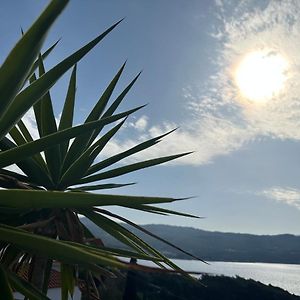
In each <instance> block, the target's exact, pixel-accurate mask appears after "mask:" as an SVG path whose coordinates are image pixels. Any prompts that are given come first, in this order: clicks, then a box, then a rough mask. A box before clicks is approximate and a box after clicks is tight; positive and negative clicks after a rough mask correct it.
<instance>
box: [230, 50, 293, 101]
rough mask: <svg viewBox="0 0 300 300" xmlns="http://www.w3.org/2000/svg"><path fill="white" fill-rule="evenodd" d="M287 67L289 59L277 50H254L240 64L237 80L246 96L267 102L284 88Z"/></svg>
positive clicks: (249, 98) (236, 75) (236, 73)
mask: <svg viewBox="0 0 300 300" xmlns="http://www.w3.org/2000/svg"><path fill="white" fill-rule="evenodd" d="M287 67H288V63H287V60H286V59H285V58H284V57H283V56H282V55H280V54H278V53H276V52H272V51H267V52H266V51H256V52H252V53H249V54H247V55H246V56H245V57H244V59H243V60H242V61H241V62H240V64H239V65H238V67H237V69H236V72H235V81H236V84H237V86H238V88H239V90H240V93H241V95H242V96H243V97H244V98H246V99H248V100H250V101H252V102H255V103H266V102H267V101H268V100H270V99H272V97H274V96H276V94H278V92H279V91H281V90H282V88H283V86H284V82H285V80H286V74H285V73H286V70H287Z"/></svg>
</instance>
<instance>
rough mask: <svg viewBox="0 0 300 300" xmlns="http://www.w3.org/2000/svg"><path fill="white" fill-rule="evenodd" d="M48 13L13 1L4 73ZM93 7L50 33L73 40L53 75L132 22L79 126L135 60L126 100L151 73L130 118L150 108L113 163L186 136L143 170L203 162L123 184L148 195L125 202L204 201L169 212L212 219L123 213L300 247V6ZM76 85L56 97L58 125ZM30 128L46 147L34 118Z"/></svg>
mask: <svg viewBox="0 0 300 300" xmlns="http://www.w3.org/2000/svg"><path fill="white" fill-rule="evenodd" d="M47 3H48V1H34V0H30V1H18V0H10V1H2V3H1V7H2V9H1V10H0V44H1V51H0V61H1V63H2V61H3V60H4V58H5V57H6V56H7V54H8V53H9V49H11V48H12V47H13V45H14V44H15V43H16V41H17V40H18V39H19V38H20V36H21V28H23V29H24V30H25V29H28V26H30V24H31V23H32V22H33V21H34V20H35V18H36V17H37V16H38V15H39V13H40V12H41V10H42V9H43V8H44V6H45V5H46V4H47ZM82 3H83V2H82V1H81V0H73V1H71V3H70V4H69V7H68V9H67V10H66V11H65V12H64V16H63V18H59V19H58V21H57V22H56V24H55V26H54V28H53V29H52V30H51V31H50V34H49V36H48V38H47V43H46V45H45V48H47V47H49V46H50V45H51V44H52V43H53V42H55V41H56V40H58V39H61V40H60V42H59V45H58V46H57V48H56V49H55V51H54V52H53V53H52V54H51V56H50V57H49V59H47V60H46V67H47V68H50V67H51V66H52V65H53V64H54V63H56V62H57V61H60V60H61V59H62V58H64V57H65V56H67V55H68V54H70V53H71V52H73V51H74V50H75V49H77V48H78V47H80V46H82V45H83V44H84V43H86V42H87V41H89V40H90V39H92V38H94V37H95V36H96V35H97V34H99V33H100V32H102V31H104V29H106V28H108V27H109V26H111V25H112V24H113V23H115V22H116V21H118V20H120V19H122V18H125V19H124V20H123V21H122V22H121V24H119V25H118V26H117V28H115V29H114V30H113V32H112V33H110V34H109V35H108V36H107V37H106V38H105V40H104V42H103V43H102V44H101V45H100V46H99V47H96V48H95V49H94V50H93V51H92V52H91V53H90V54H89V55H88V57H86V58H84V59H83V61H82V62H80V63H79V64H78V80H77V96H76V118H75V119H76V122H77V123H79V122H82V120H83V119H84V118H85V117H86V115H87V114H88V112H89V110H90V109H91V107H92V105H93V104H94V103H95V102H96V101H97V100H98V98H99V94H101V92H102V90H103V89H104V88H105V87H106V86H107V84H108V83H109V82H110V80H111V78H112V77H113V76H114V74H115V73H116V72H117V70H118V69H119V67H120V66H121V65H122V64H123V63H124V61H125V60H127V64H126V69H125V71H124V75H123V78H122V80H121V84H120V85H119V89H118V90H117V91H116V92H120V90H121V89H122V88H123V87H125V85H127V84H128V82H130V81H131V80H132V78H133V77H134V76H135V75H136V74H137V73H138V72H140V71H141V70H142V71H143V72H142V75H141V77H140V78H139V80H138V82H137V83H136V85H135V87H134V88H133V90H132V91H131V92H130V94H129V95H128V96H127V100H126V101H125V102H124V104H123V106H122V109H129V108H132V107H135V106H138V105H142V104H146V103H148V105H147V106H146V107H145V108H143V109H142V110H141V111H139V112H138V113H137V114H136V115H135V116H130V117H129V118H128V120H127V122H126V124H127V125H126V126H125V127H124V128H123V129H122V130H121V131H120V132H119V133H118V134H117V136H116V138H115V139H114V142H111V143H110V144H109V147H107V149H106V154H107V155H108V154H109V155H111V154H112V153H116V152H118V151H120V150H125V149H127V148H129V147H131V146H133V145H134V144H136V143H137V142H141V141H143V140H146V139H148V138H150V137H154V136H156V135H158V134H162V133H164V132H167V131H169V130H171V129H174V128H177V127H178V129H177V130H176V131H175V132H174V133H173V134H171V135H170V136H168V137H167V138H165V139H164V140H163V141H162V142H161V143H160V144H159V145H157V146H155V147H154V148H151V149H150V150H147V151H145V152H141V154H139V156H135V157H133V158H132V160H135V161H138V160H141V159H145V158H148V157H156V156H159V155H170V154H175V153H181V152H187V151H194V153H193V154H191V155H189V156H186V157H184V158H181V159H178V160H176V161H174V162H172V163H169V164H165V165H162V166H158V167H154V168H151V169H148V170H142V171H138V172H135V173H133V174H130V175H126V176H123V177H120V178H118V182H120V183H128V182H136V183H137V184H136V185H132V186H130V187H123V188H122V189H120V190H117V191H116V190H114V193H118V194H132V195H147V196H158V195H159V196H172V197H190V196H194V198H192V199H189V200H186V201H182V202H178V203H175V204H171V205H168V206H167V207H168V208H171V209H175V210H180V211H184V212H188V213H193V214H196V215H199V216H203V217H205V218H204V219H199V220H195V219H190V218H182V217H173V216H172V217H171V216H170V217H162V216H159V215H151V214H146V213H142V212H140V211H136V212H135V211H134V210H132V211H127V210H125V209H122V210H121V209H120V208H118V209H115V211H118V212H120V213H122V214H123V215H125V216H130V218H131V219H132V220H134V221H136V222H137V223H140V224H149V223H164V224H173V225H180V226H192V227H196V228H201V229H207V230H217V231H230V232H247V233H256V234H277V233H293V234H297V235H299V234H300V182H299V178H300V155H299V153H300V85H299V78H300V54H299V53H300V52H299V49H300V39H299V35H300V1H297V0H295V1H292V0H290V1H289V0H285V1H279V0H278V1H275V0H274V1H263V0H258V1H250V0H249V1H229V0H227V1H225V0H224V1H222V0H216V1H211V0H201V1H198V0H189V1H183V0H173V1H161V0H153V1H140V0H128V1H121V0H119V1H117V0H115V1H97V0H94V1H92V0H90V1H88V3H89V4H88V5H83V4H82ZM16 7H18V9H17V10H16ZM12 16H14V17H12ZM7 28H10V30H9V31H8V30H7ZM68 77H69V73H68V76H67V77H64V79H63V80H61V81H60V82H59V83H58V84H57V85H55V87H54V89H53V90H52V91H51V94H52V97H53V99H54V103H55V115H56V116H57V118H58V117H59V116H60V114H61V111H62V105H63V100H64V97H65V94H66V86H67V80H68ZM25 118H26V123H27V125H28V126H30V125H31V126H30V127H31V131H32V133H33V135H34V133H35V132H36V130H37V129H36V128H35V125H34V123H33V122H32V115H31V114H30V113H29V114H27V115H26V117H25ZM102 155H105V153H103V154H102ZM115 181H117V180H115Z"/></svg>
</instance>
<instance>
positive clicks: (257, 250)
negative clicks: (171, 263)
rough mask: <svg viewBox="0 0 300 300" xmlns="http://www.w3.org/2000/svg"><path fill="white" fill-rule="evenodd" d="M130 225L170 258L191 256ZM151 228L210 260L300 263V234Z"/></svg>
mask: <svg viewBox="0 0 300 300" xmlns="http://www.w3.org/2000/svg"><path fill="white" fill-rule="evenodd" d="M83 222H84V223H85V224H86V225H87V226H88V227H89V228H90V230H91V231H92V232H93V233H94V234H95V235H96V236H98V237H100V238H101V239H102V240H103V242H104V243H105V244H106V245H107V246H111V247H120V243H119V242H118V241H116V240H115V239H113V238H111V237H110V236H109V235H108V234H106V233H104V232H102V231H100V230H99V229H98V228H97V227H96V226H94V225H93V224H92V223H88V222H87V220H86V219H83ZM123 225H124V226H125V227H126V228H128V229H130V230H131V231H133V232H134V233H136V234H138V235H139V236H141V237H142V238H143V239H145V240H146V241H147V242H148V243H150V244H151V245H152V246H154V247H155V248H156V249H158V250H159V251H162V252H163V253H164V254H165V255H166V256H168V257H169V258H184V259H188V258H189V257H187V256H185V255H184V254H182V253H180V252H178V251H177V250H175V249H173V248H171V247H170V246H168V245H165V244H164V243H162V242H160V241H157V240H155V239H153V238H151V237H148V236H146V235H145V234H143V233H140V232H138V231H137V230H136V229H133V228H132V227H130V226H127V225H125V224H123ZM143 227H144V228H145V229H147V230H148V231H150V232H152V233H154V234H156V235H159V236H160V237H162V238H163V239H166V240H168V241H170V242H171V243H173V244H176V245H177V246H179V247H181V248H183V249H185V250H187V251H189V252H190V253H192V254H194V255H196V256H198V257H201V258H202V259H205V260H208V261H210V260H211V261H239V262H269V263H293V264H300V236H295V235H290V234H281V235H253V234H239V233H224V232H211V231H204V230H200V229H195V228H190V227H177V226H169V225H144V226H143Z"/></svg>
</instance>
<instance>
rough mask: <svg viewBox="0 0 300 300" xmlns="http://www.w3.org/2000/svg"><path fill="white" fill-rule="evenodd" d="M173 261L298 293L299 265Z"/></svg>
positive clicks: (198, 269) (188, 268)
mask: <svg viewBox="0 0 300 300" xmlns="http://www.w3.org/2000/svg"><path fill="white" fill-rule="evenodd" d="M173 261H174V262H175V263H176V264H177V265H178V266H180V267H181V268H183V269H184V270H186V271H195V272H205V273H213V274H223V275H227V276H235V275H238V276H240V277H243V278H247V279H248V278H251V279H254V280H257V281H260V282H262V283H264V284H271V285H273V286H278V287H280V288H283V289H284V290H287V291H289V292H290V293H292V294H295V295H300V265H288V264H267V263H236V262H210V265H205V264H203V263H201V262H199V261H195V260H182V259H174V260H173Z"/></svg>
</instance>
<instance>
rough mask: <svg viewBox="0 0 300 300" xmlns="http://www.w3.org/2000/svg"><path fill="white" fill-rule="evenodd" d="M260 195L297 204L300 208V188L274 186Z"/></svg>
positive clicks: (293, 204) (289, 203) (292, 204)
mask: <svg viewBox="0 0 300 300" xmlns="http://www.w3.org/2000/svg"><path fill="white" fill-rule="evenodd" d="M259 195H262V196H265V197H267V198H270V199H273V200H276V201H279V202H284V203H286V204H288V205H291V206H295V207H297V208H298V209H300V190H298V189H294V188H290V187H286V188H282V187H273V188H271V189H268V190H264V191H262V192H261V193H259Z"/></svg>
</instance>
